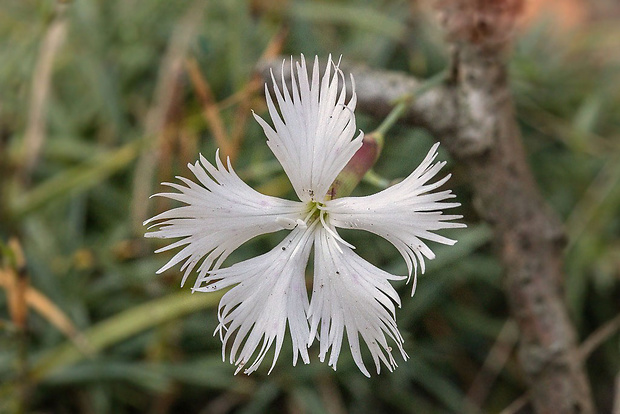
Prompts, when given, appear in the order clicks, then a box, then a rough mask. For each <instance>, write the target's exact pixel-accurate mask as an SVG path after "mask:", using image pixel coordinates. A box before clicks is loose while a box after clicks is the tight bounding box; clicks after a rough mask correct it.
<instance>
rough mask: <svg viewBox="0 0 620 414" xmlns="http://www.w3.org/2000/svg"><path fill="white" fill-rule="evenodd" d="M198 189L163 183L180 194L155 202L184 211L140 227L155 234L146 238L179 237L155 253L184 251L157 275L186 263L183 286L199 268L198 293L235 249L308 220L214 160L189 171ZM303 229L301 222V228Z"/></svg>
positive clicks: (292, 204) (295, 206)
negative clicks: (172, 202)
mask: <svg viewBox="0 0 620 414" xmlns="http://www.w3.org/2000/svg"><path fill="white" fill-rule="evenodd" d="M188 166H189V168H190V170H191V171H192V172H193V173H194V175H195V176H196V178H197V179H198V182H199V183H195V182H193V181H191V180H188V179H187V178H183V177H177V178H179V180H181V181H182V182H183V183H184V184H185V185H181V184H174V183H164V184H165V185H168V186H169V187H172V188H174V189H175V190H177V191H178V192H176V193H175V192H171V193H160V194H155V195H156V196H160V197H166V198H170V199H173V200H177V201H180V202H182V203H184V204H186V205H184V206H182V207H177V208H174V209H171V210H168V211H165V212H163V213H161V214H158V215H156V216H155V217H152V218H151V219H149V220H147V221H145V222H144V224H145V225H146V224H151V226H150V227H149V228H152V227H159V229H158V230H155V231H151V232H150V233H146V234H145V236H146V237H158V238H162V239H168V238H176V237H180V238H181V240H178V241H176V242H174V243H172V244H170V245H168V246H166V247H164V248H162V249H159V250H157V252H162V251H165V250H169V249H173V248H176V247H180V246H185V247H184V248H183V249H182V250H181V251H179V252H178V253H177V254H176V255H175V256H174V257H173V258H172V259H170V261H169V262H168V263H166V264H165V265H164V266H163V267H162V268H161V269H159V270H158V271H157V273H161V272H163V271H165V270H166V269H169V268H170V267H172V266H174V265H176V264H177V263H181V262H184V264H183V266H182V267H181V270H184V271H185V272H184V275H183V281H182V282H181V285H183V284H184V283H185V281H186V280H187V277H188V276H189V274H190V272H191V271H192V270H193V269H194V267H195V266H196V265H197V264H198V262H200V261H201V260H203V261H202V264H201V265H200V266H199V270H198V273H199V276H198V278H197V280H196V283H195V285H194V288H195V289H196V288H199V287H200V285H201V283H202V281H203V280H204V278H205V277H206V275H207V272H208V271H209V270H210V269H211V268H214V269H217V268H218V267H219V266H221V264H222V262H223V261H224V260H225V259H226V257H228V255H230V253H232V252H233V251H234V250H235V249H237V248H238V247H239V246H241V245H242V244H243V243H245V242H246V241H248V240H250V239H252V238H253V237H255V236H258V235H260V234H265V233H271V232H275V231H278V230H282V229H284V228H288V229H292V228H294V227H296V226H298V225H299V223H300V222H301V220H302V219H303V217H304V215H305V214H306V211H305V209H306V208H305V206H304V205H303V204H302V203H300V202H296V201H290V200H283V199H279V198H276V197H270V196H266V195H263V194H260V193H258V192H257V191H255V190H253V189H252V188H251V187H249V186H248V185H247V184H245V183H244V182H243V181H242V180H241V179H240V178H239V177H238V176H237V174H235V172H234V170H233V169H232V167H231V165H230V160H229V161H228V169H226V168H225V167H224V165H223V164H222V162H221V161H220V158H219V153H218V154H217V155H216V166H217V167H214V166H213V165H211V163H209V162H208V161H207V160H206V159H205V158H204V157H203V156H202V155H201V156H200V161H196V163H195V164H194V165H192V164H189V165H188ZM301 224H303V222H301Z"/></svg>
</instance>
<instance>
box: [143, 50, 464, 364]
mask: <svg viewBox="0 0 620 414" xmlns="http://www.w3.org/2000/svg"><path fill="white" fill-rule="evenodd" d="M293 65H294V64H293V62H292V61H291V81H292V84H291V86H290V89H289V87H287V85H286V82H285V81H284V76H283V77H282V82H281V87H279V86H278V85H277V84H276V81H275V79H274V77H273V74H272V81H273V89H274V93H273V95H274V96H275V102H274V99H273V97H272V95H271V94H270V93H269V90H268V88H267V85H265V95H266V98H267V107H268V110H269V115H270V116H271V120H272V122H273V127H272V126H270V125H269V124H268V123H267V122H266V121H265V120H263V119H262V118H261V117H259V116H258V115H256V114H255V115H254V117H255V118H256V120H257V121H258V123H259V124H260V125H261V127H262V128H263V130H264V132H265V134H266V136H267V145H268V146H269V148H270V149H271V151H272V152H273V153H274V155H275V156H276V158H277V159H278V161H279V162H280V164H281V165H282V167H283V168H284V171H285V172H286V174H287V176H288V178H289V179H290V181H291V184H292V186H293V188H294V190H295V193H296V194H297V197H298V198H299V200H300V201H291V200H285V199H280V198H276V197H271V196H267V195H264V194H260V193H258V192H257V191H255V190H253V189H252V188H251V187H249V186H248V185H247V184H245V183H244V182H243V181H242V180H241V179H240V178H239V177H238V176H237V174H236V173H235V172H234V170H233V168H232V166H231V164H230V160H227V164H226V165H224V164H223V163H222V161H221V160H220V158H219V154H216V161H215V164H211V163H210V162H209V161H207V160H206V159H205V158H204V157H203V156H202V155H201V156H200V160H199V161H197V162H196V163H195V164H193V165H192V164H189V168H190V170H191V171H192V173H193V174H194V175H195V177H196V180H197V182H195V181H192V180H189V179H187V178H184V177H178V179H179V180H180V181H181V182H182V183H183V184H178V183H163V184H164V185H167V186H169V187H171V188H173V189H175V190H177V192H166V193H160V194H156V196H161V197H166V198H169V199H173V200H177V201H179V202H181V203H183V204H184V205H182V206H181V207H177V208H173V209H171V210H168V211H165V212H163V213H161V214H158V215H156V216H155V217H153V218H151V219H149V220H147V221H146V222H145V224H150V225H151V228H152V227H158V229H156V230H154V231H151V232H150V233H147V234H146V236H147V237H158V238H164V239H169V238H179V239H180V240H178V241H176V242H173V243H172V244H169V245H168V246H166V247H163V248H161V249H159V250H157V252H162V251H166V250H170V249H174V248H178V247H182V246H183V248H182V249H181V250H180V251H179V252H178V253H176V255H174V257H172V259H170V261H169V262H168V263H167V264H166V265H164V266H163V267H162V268H161V269H159V271H158V273H161V272H163V271H165V270H166V269H169V268H171V267H172V266H174V265H176V264H179V263H182V266H181V270H182V271H183V272H184V275H183V280H182V284H183V283H185V281H186V280H187V278H188V276H189V275H190V273H192V271H193V270H196V273H197V278H196V281H195V283H194V287H193V289H192V290H193V291H198V292H212V291H217V290H220V289H227V288H230V289H229V290H228V291H227V292H226V293H225V294H224V295H223V297H222V299H221V301H220V304H219V308H218V317H219V325H218V327H217V328H216V333H219V334H220V338H221V340H222V357H223V358H224V359H225V358H226V350H227V349H230V350H229V355H230V356H229V357H230V362H231V363H232V364H234V365H236V366H237V371H236V372H239V371H240V370H241V369H244V368H245V370H244V372H245V373H247V374H250V373H252V372H253V371H255V370H256V369H257V368H258V367H259V365H260V364H261V362H262V361H263V359H264V358H265V356H266V354H267V352H268V351H269V350H270V349H271V348H272V346H273V345H274V344H275V356H274V359H273V363H272V365H271V369H273V367H274V365H275V363H276V361H277V358H278V355H279V354H280V351H281V349H282V345H283V342H284V337H285V332H286V330H287V325H288V330H289V331H290V336H291V339H292V347H293V365H295V364H296V362H297V360H298V358H299V357H301V359H302V360H303V362H304V363H309V361H310V358H309V355H308V349H309V347H310V346H311V345H312V343H313V342H314V341H315V340H318V342H319V359H320V360H321V362H323V361H324V360H325V358H326V357H327V354H328V353H329V358H328V364H329V365H330V366H331V367H333V368H334V369H336V364H337V362H338V356H339V355H340V352H341V348H342V343H343V338H344V336H345V333H346V337H347V342H348V346H349V348H350V351H351V354H352V356H353V360H354V361H355V363H356V364H357V366H358V367H359V369H360V370H361V371H362V372H363V373H364V375H366V376H370V374H369V372H368V370H367V369H366V366H365V365H364V362H363V359H362V351H361V346H360V337H361V339H362V340H363V341H364V343H365V345H366V346H367V347H368V349H369V351H370V354H371V355H372V359H373V361H374V364H375V366H376V369H377V373H379V372H380V369H381V363H383V364H384V365H385V366H386V367H387V368H388V369H389V370H390V371H391V370H392V369H393V368H394V367H396V362H395V360H394V358H393V356H392V347H391V346H390V343H392V344H395V345H396V347H397V348H398V350H399V351H400V353H401V355H402V357H403V358H404V359H407V354H406V352H405V350H404V349H403V337H402V336H401V334H400V332H399V330H398V328H397V326H396V317H395V305H397V306H399V307H400V298H399V296H398V294H397V293H396V291H395V290H394V288H393V287H392V285H391V283H390V281H392V280H403V279H405V278H407V277H406V276H396V275H392V274H390V273H387V272H385V271H383V270H381V269H379V268H377V267H376V266H374V265H372V264H370V263H369V262H367V261H366V260H364V259H362V258H361V257H360V256H358V255H357V254H356V253H355V252H354V249H355V247H354V246H352V245H351V244H349V243H347V242H346V241H345V240H344V239H342V237H340V235H339V234H338V230H337V229H338V228H344V229H361V230H366V231H369V232H372V233H374V234H377V235H379V236H381V237H383V238H385V239H386V240H388V241H389V242H390V243H392V244H393V245H394V246H395V247H396V249H397V250H398V251H399V252H400V254H401V255H402V256H403V258H404V260H405V262H406V264H407V268H408V274H409V277H408V278H407V279H408V280H407V281H409V280H410V279H411V276H412V274H413V286H414V287H413V288H414V290H415V284H416V274H417V268H418V266H420V268H421V271H422V272H424V259H425V258H426V259H433V258H434V254H433V252H432V251H431V249H430V248H429V247H428V246H427V244H426V242H425V240H426V241H434V242H438V243H443V244H447V245H452V244H454V243H455V240H451V239H448V238H446V237H443V236H440V235H438V234H436V233H434V232H435V231H436V230H440V229H446V228H455V227H464V225H463V224H460V223H456V222H453V221H452V220H455V219H459V218H461V216H458V215H444V214H443V213H442V211H441V210H442V209H446V208H452V207H456V206H458V205H459V204H458V203H454V202H446V201H445V200H447V199H450V198H453V197H454V195H453V194H452V193H451V192H450V191H449V190H444V191H438V192H433V191H434V190H436V189H437V188H438V187H440V186H441V185H443V184H444V183H445V182H446V181H447V180H448V178H449V175H448V176H446V177H444V178H442V179H440V180H438V181H435V182H433V183H429V181H430V180H431V179H433V177H435V176H436V175H437V173H438V172H439V170H440V169H441V168H442V167H443V166H444V165H445V162H435V163H434V160H435V158H436V156H437V147H438V144H436V145H434V146H433V147H432V148H431V150H430V152H429V153H428V155H427V156H426V158H424V160H423V161H422V163H421V164H420V166H418V168H416V170H415V171H414V172H413V173H411V175H409V176H408V177H407V178H405V179H404V180H403V181H401V182H399V183H398V184H395V185H392V186H391V187H388V188H387V189H385V190H383V191H380V192H378V193H376V194H373V195H369V196H365V197H342V198H335V199H331V197H329V196H328V190H329V189H330V186H331V185H332V183H333V182H334V180H335V179H336V177H337V176H338V174H339V173H340V172H341V171H342V170H343V168H344V167H345V165H346V164H347V163H348V162H349V160H350V159H351V158H352V157H353V155H354V154H355V153H356V151H357V150H358V149H360V147H361V146H362V139H363V133H361V132H360V133H359V134H358V135H357V136H355V134H356V131H357V129H356V124H355V117H354V113H353V111H354V110H355V105H356V101H357V97H356V94H355V83H354V82H353V77H351V81H352V85H353V87H352V89H353V90H352V92H351V98H350V99H349V100H348V101H346V86H345V82H344V75H343V73H342V71H341V70H340V69H339V68H338V65H337V64H335V63H334V62H333V61H332V60H331V57H330V58H329V61H328V64H327V67H326V69H325V73H324V74H323V76H322V77H320V75H319V63H318V59H317V58H315V60H314V67H313V70H312V75H311V78H309V75H308V70H307V68H306V62H305V60H304V57H303V56H302V57H301V59H300V61H299V62H297V63H295V65H294V67H293ZM282 229H287V230H290V232H289V233H288V235H287V236H286V237H285V238H284V240H282V241H281V242H280V244H278V245H277V246H276V247H274V248H273V249H272V250H271V251H269V252H267V253H265V254H263V255H260V256H257V257H254V258H251V259H248V260H245V261H242V262H240V263H236V264H233V265H232V266H230V267H226V268H222V264H223V262H224V260H225V259H226V258H227V257H228V256H229V255H230V254H231V253H232V252H233V251H234V250H235V249H237V248H238V247H239V246H241V245H242V244H244V243H245V242H247V241H249V240H250V239H252V238H254V237H256V236H258V235H261V234H266V233H272V232H276V231H279V230H282ZM312 248H314V266H313V268H314V279H313V282H312V295H311V296H310V297H309V296H308V291H307V289H306V278H305V271H306V267H307V264H308V260H309V257H310V252H311V250H312Z"/></svg>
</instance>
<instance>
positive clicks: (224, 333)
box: [195, 225, 316, 374]
mask: <svg viewBox="0 0 620 414" xmlns="http://www.w3.org/2000/svg"><path fill="white" fill-rule="evenodd" d="M315 227H316V225H315V226H311V227H310V228H305V229H302V228H296V229H294V230H293V231H292V232H291V233H290V234H289V235H288V236H287V237H286V238H285V239H284V240H283V241H282V242H281V243H280V244H279V245H278V246H277V247H275V248H274V249H273V250H271V251H270V252H268V253H265V254H263V255H261V256H258V257H254V258H252V259H249V260H246V261H244V262H240V263H236V264H234V265H232V266H231V267H228V268H225V269H219V270H216V271H211V272H209V276H208V277H207V278H205V282H206V285H205V286H203V287H200V288H198V289H195V290H198V291H203V292H209V291H214V290H219V289H222V288H226V287H229V286H232V285H234V287H233V288H232V289H230V290H229V291H228V292H226V294H225V295H224V296H223V297H222V299H221V301H220V305H219V309H218V314H219V320H220V324H219V326H218V328H217V330H216V332H219V333H220V338H221V339H222V358H224V359H225V352H226V345H227V343H228V341H229V340H230V339H231V338H232V337H233V336H234V340H232V346H231V350H230V362H231V363H232V364H235V365H236V366H237V372H239V371H240V370H241V369H243V368H244V367H245V370H244V372H245V373H246V374H250V373H252V372H254V371H256V369H258V367H259V365H260V364H261V362H262V361H263V359H264V358H265V355H266V354H267V352H268V351H269V349H270V348H271V346H272V345H273V343H274V342H275V345H276V349H275V356H274V359H273V363H272V365H271V369H273V367H274V365H275V363H276V360H277V359H278V355H279V354H280V350H281V348H282V342H283V341H284V333H285V331H286V324H287V322H288V325H289V329H290V331H291V337H292V339H293V365H295V364H296V362H297V357H298V355H300V356H301V359H302V360H303V361H304V362H305V363H306V364H307V363H309V362H310V359H309V358H308V349H307V344H306V340H307V338H308V334H309V328H308V321H307V318H306V312H307V310H308V293H307V291H306V285H305V276H304V274H305V269H306V265H307V263H308V256H309V254H310V248H311V247H312V241H313V238H312V233H313V229H314V228H315ZM252 358H254V361H253V362H252V363H251V364H249V366H248V363H249V362H250V360H251V359H252ZM270 372H271V370H270Z"/></svg>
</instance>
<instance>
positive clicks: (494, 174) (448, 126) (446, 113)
mask: <svg viewBox="0 0 620 414" xmlns="http://www.w3.org/2000/svg"><path fill="white" fill-rule="evenodd" d="M445 3H447V4H442V5H441V6H442V7H443V8H442V12H443V15H442V18H443V19H442V20H443V23H444V27H445V30H446V32H447V34H448V36H449V38H450V39H451V41H452V45H451V48H452V56H453V57H452V64H451V67H450V71H449V73H450V76H449V78H448V81H447V82H445V83H444V84H443V85H441V86H438V87H435V88H433V89H432V90H430V91H427V92H426V93H425V94H424V95H422V96H421V97H420V98H419V99H417V100H415V101H414V102H413V103H412V104H411V107H410V109H409V111H408V112H407V113H406V114H405V116H403V118H401V120H402V122H404V123H406V124H409V125H412V126H418V127H424V128H426V129H428V130H429V131H430V132H431V133H432V134H433V135H435V137H436V138H437V139H438V140H440V141H441V142H442V144H443V145H444V147H445V148H447V149H448V151H450V153H451V155H452V156H453V157H454V158H455V159H456V160H457V161H459V162H460V163H461V165H462V166H463V168H464V170H465V172H466V174H467V177H468V179H469V182H470V184H471V186H472V189H473V193H474V205H475V207H476V208H477V210H478V211H479V213H480V215H481V217H483V218H484V219H485V220H486V221H487V222H489V223H490V224H491V225H492V226H493V228H494V236H495V237H494V238H495V243H496V247H497V250H498V252H499V253H500V255H501V258H502V261H503V265H504V273H505V275H504V286H505V292H506V295H507V298H508V301H509V303H510V307H511V312H512V316H513V318H514V320H515V321H516V323H517V325H518V327H519V332H520V338H519V359H520V363H521V367H522V369H523V373H524V376H525V379H526V381H527V383H528V386H529V396H530V398H531V402H532V404H533V406H534V408H535V410H536V412H538V413H576V412H579V413H584V414H586V413H593V412H594V408H593V402H592V397H591V392H590V387H589V383H588V379H587V376H586V372H585V370H584V367H583V361H582V360H581V358H580V356H579V352H578V349H577V344H576V332H575V328H574V327H573V324H572V322H571V320H570V318H569V314H568V310H567V308H566V305H565V303H564V301H563V297H562V289H563V280H564V273H563V248H564V246H565V235H564V231H563V227H562V224H561V223H560V221H559V220H558V218H557V217H556V215H555V214H554V213H553V212H552V211H551V210H550V209H549V207H548V206H547V204H546V203H545V201H544V200H543V198H542V196H541V194H540V192H539V190H538V188H537V185H536V183H535V181H534V179H533V176H532V173H531V171H530V169H529V167H528V164H527V161H526V157H525V153H524V149H523V146H522V143H521V136H520V131H519V128H518V125H517V123H516V120H515V116H514V108H513V103H512V98H511V94H510V89H509V85H508V74H507V67H506V56H507V53H506V51H507V49H508V46H509V44H508V40H509V36H507V35H506V33H507V32H511V30H512V27H513V26H514V19H515V14H516V11H518V9H519V7H520V3H521V2H520V1H519V0H501V1H494V2H491V1H485V0H477V1H471V2H460V1H453V2H449V1H448V2H445ZM468 8H473V9H468ZM467 13H470V14H471V13H473V17H472V15H470V16H469V17H467V16H468V15H467ZM500 26H501V27H500ZM468 30H469V31H468ZM281 62H282V59H279V60H278V61H277V62H268V63H266V64H263V65H261V67H260V68H259V69H260V70H261V72H262V73H263V76H264V78H265V79H269V76H270V75H269V69H273V71H274V74H275V76H276V79H279V72H280V70H281V68H282V64H281ZM341 68H342V69H343V70H344V71H345V72H351V73H352V74H353V76H354V78H355V82H356V92H357V95H358V108H359V109H360V110H362V111H364V112H367V113H369V114H372V115H375V116H377V117H385V116H387V114H388V113H389V111H390V110H391V108H392V106H393V104H394V102H395V101H396V100H398V99H399V98H402V97H403V96H405V95H407V94H411V93H412V92H414V91H415V90H416V89H418V88H419V86H420V84H421V82H420V81H418V80H415V79H413V78H411V77H409V76H406V75H404V74H395V73H386V72H382V71H376V70H369V69H366V68H363V67H361V66H353V65H352V66H349V65H345V64H342V65H341ZM288 70H289V68H288V67H287V66H285V67H284V71H285V75H286V76H288V75H289V74H288V73H286V72H288Z"/></svg>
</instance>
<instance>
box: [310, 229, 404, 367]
mask: <svg viewBox="0 0 620 414" xmlns="http://www.w3.org/2000/svg"><path fill="white" fill-rule="evenodd" d="M333 230H334V231H335V229H333ZM314 243H315V252H314V282H313V288H312V299H311V302H310V309H309V310H308V319H309V320H310V328H311V331H310V337H309V340H308V342H309V344H311V343H312V342H313V340H314V338H315V336H316V335H317V333H318V334H319V336H320V339H319V341H320V351H319V359H320V360H321V361H324V360H325V356H326V354H327V351H328V350H329V349H330V348H331V352H330V357H329V362H328V363H329V365H330V366H332V367H333V368H334V369H336V363H337V362H338V356H339V355H340V348H341V346H342V339H343V336H344V333H345V331H346V334H347V340H348V342H349V347H350V349H351V354H352V355H353V359H354V361H355V363H356V364H357V366H358V367H359V369H360V370H361V371H362V372H363V373H364V375H366V376H370V374H369V372H368V370H367V369H366V367H365V366H364V362H363V360H362V355H361V349H360V344H359V335H361V336H362V339H363V340H364V342H365V343H366V345H367V346H368V349H369V350H370V353H371V355H372V358H373V360H374V363H375V366H376V368H377V373H379V371H380V368H381V364H380V362H383V363H384V364H385V365H386V366H387V368H388V369H389V370H390V371H392V369H394V368H395V367H396V362H395V361H394V358H393V357H392V353H391V350H392V348H391V347H390V346H389V345H388V342H387V338H386V335H387V337H389V338H391V339H392V341H393V342H394V343H395V344H396V345H397V347H398V349H399V350H400V352H401V354H402V356H403V358H404V359H405V360H406V359H407V354H406V353H405V351H404V350H403V347H402V344H403V338H402V336H401V335H400V332H399V331H398V328H397V327H396V319H395V315H394V311H395V307H394V303H396V304H397V305H398V306H399V307H400V299H399V297H398V294H397V293H396V291H395V290H394V288H393V287H392V285H391V284H390V283H389V280H399V279H404V276H394V275H391V274H389V273H387V272H384V271H383V270H381V269H379V268H377V267H375V266H373V265H372V264H370V263H368V262H367V261H365V260H364V259H362V258H361V257H359V256H358V255H356V254H355V253H354V252H353V250H351V249H350V248H349V247H347V246H343V245H341V246H339V245H338V242H337V241H336V240H335V239H334V237H333V236H332V235H331V234H330V233H329V232H328V231H327V230H326V229H325V228H323V227H320V228H319V229H318V230H317V231H316V233H315V241H314Z"/></svg>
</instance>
